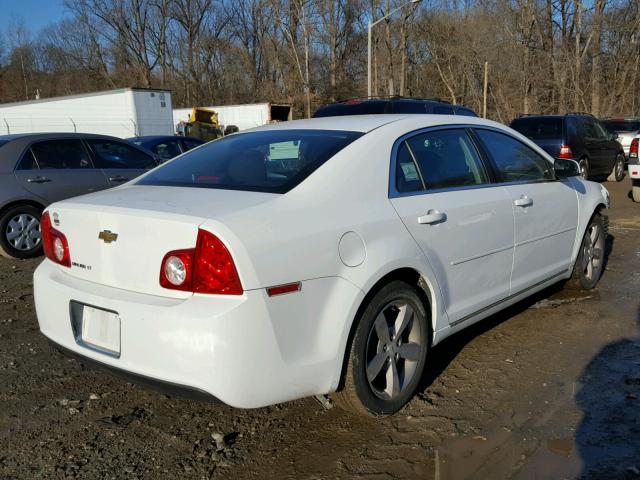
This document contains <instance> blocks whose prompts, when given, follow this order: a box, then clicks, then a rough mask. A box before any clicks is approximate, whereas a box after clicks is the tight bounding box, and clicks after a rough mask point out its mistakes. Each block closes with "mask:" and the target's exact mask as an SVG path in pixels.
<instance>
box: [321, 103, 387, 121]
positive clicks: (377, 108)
mask: <svg viewBox="0 0 640 480" xmlns="http://www.w3.org/2000/svg"><path fill="white" fill-rule="evenodd" d="M389 108H390V107H389V102H387V101H384V100H368V101H364V102H362V101H360V100H353V101H346V102H343V103H333V104H331V105H325V106H324V107H320V108H319V109H318V111H316V113H314V114H313V116H314V117H315V118H319V117H340V116H343V115H371V114H374V115H375V114H379V113H387V112H388V111H389Z"/></svg>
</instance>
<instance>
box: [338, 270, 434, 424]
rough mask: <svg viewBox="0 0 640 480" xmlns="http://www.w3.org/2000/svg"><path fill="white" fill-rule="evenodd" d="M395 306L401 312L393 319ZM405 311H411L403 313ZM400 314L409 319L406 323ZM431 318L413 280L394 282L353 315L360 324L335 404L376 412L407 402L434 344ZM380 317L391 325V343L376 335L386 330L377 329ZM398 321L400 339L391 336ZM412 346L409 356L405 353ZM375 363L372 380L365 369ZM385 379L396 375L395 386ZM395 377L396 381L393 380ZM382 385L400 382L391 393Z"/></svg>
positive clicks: (360, 411)
mask: <svg viewBox="0 0 640 480" xmlns="http://www.w3.org/2000/svg"><path fill="white" fill-rule="evenodd" d="M396 305H399V306H400V308H398V307H396ZM403 308H404V310H402V309H403ZM409 308H410V309H411V310H412V311H413V315H411V314H410V313H408V312H410V311H411V310H409ZM394 309H395V310H394ZM394 311H397V312H398V316H397V317H396V318H395V319H394V318H393V317H392V316H391V315H392V314H393V312H394ZM402 312H404V313H405V314H407V315H405V316H404V317H402V316H401V313H402ZM402 318H407V323H406V324H405V323H404V322H403V321H402ZM428 318H429V314H428V313H427V310H426V309H425V304H424V302H423V301H422V299H421V298H420V296H419V295H418V292H417V291H416V289H415V288H414V287H412V286H411V285H409V284H407V283H405V282H402V281H393V282H391V283H389V284H388V285H385V286H384V287H383V288H382V289H380V290H379V291H378V292H377V293H376V294H375V295H374V296H373V297H372V298H371V299H370V300H369V302H368V303H367V305H366V306H365V307H364V310H363V311H362V313H361V314H360V316H359V318H356V319H355V321H356V322H357V323H356V326H355V334H354V335H353V339H352V341H351V345H350V346H349V347H348V348H349V357H348V359H347V365H346V373H345V379H344V387H343V389H342V390H341V391H339V392H337V393H336V394H335V400H336V404H337V405H338V406H339V407H341V408H343V409H345V410H348V411H351V412H354V413H358V414H362V415H368V416H374V417H380V416H384V415H391V414H393V413H395V412H397V411H398V410H400V409H401V408H402V407H403V406H404V405H406V404H407V403H408V402H409V400H411V398H412V397H413V396H414V394H415V391H416V389H417V388H418V385H419V384H420V379H421V377H422V374H423V371H424V366H425V363H426V358H427V351H428V349H429V344H430V339H429V332H430V328H429V325H428ZM376 320H378V322H376ZM381 321H382V322H384V325H385V326H387V339H388V340H389V342H388V343H386V344H385V345H383V342H382V341H381V340H380V338H379V337H378V331H381V332H384V329H382V330H379V329H378V328H380V323H381ZM389 322H391V325H389ZM398 322H399V323H400V324H401V325H404V328H400V329H399V330H401V332H400V336H399V337H400V338H397V337H394V335H393V334H394V333H396V332H397V330H398V328H397V327H398ZM376 327H378V328H376ZM394 330H395V331H396V332H394ZM381 336H384V334H382V335H381ZM376 339H377V340H376ZM373 347H375V349H374V348H373ZM409 351H411V355H407V354H408V352H409ZM405 355H406V356H405ZM382 357H384V358H385V361H384V363H380V362H377V361H376V360H378V359H379V358H382ZM409 357H411V359H410V358H409ZM414 359H415V360H414ZM367 365H368V366H369V367H367ZM373 365H381V368H380V370H379V373H378V374H377V375H376V376H375V377H374V378H373V379H370V378H369V377H368V376H367V368H369V369H370V370H369V371H370V373H371V374H373V372H374V371H375V370H376V368H375V366H373ZM385 367H386V368H385ZM389 370H390V371H391V373H388V372H389ZM394 373H395V375H394ZM389 375H391V377H389ZM383 376H384V378H383ZM407 376H409V377H408V378H407ZM387 378H392V379H393V380H392V382H391V383H392V385H389V384H388V382H387V381H386V379H387ZM396 379H397V383H395V382H394V380H396ZM382 384H385V387H384V390H386V389H390V390H392V392H393V391H394V390H395V389H394V388H393V385H397V386H398V390H397V391H396V392H395V393H392V394H391V395H389V396H388V398H387V394H386V393H385V391H384V390H383V388H382Z"/></svg>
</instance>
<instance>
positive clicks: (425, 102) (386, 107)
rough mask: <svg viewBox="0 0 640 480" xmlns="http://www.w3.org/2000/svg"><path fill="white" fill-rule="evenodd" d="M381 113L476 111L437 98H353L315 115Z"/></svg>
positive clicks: (327, 107)
mask: <svg viewBox="0 0 640 480" xmlns="http://www.w3.org/2000/svg"><path fill="white" fill-rule="evenodd" d="M381 113H435V114H441V115H466V116H468V117H477V116H478V115H476V113H475V112H474V111H473V110H471V109H470V108H468V107H464V106H462V105H452V104H451V103H449V102H445V101H443V100H437V99H423V98H410V97H373V98H351V99H349V100H343V101H340V102H336V103H330V104H328V105H323V106H322V107H320V108H319V109H318V110H317V111H316V113H314V114H313V116H314V117H316V118H317V117H338V116H342V115H370V114H381Z"/></svg>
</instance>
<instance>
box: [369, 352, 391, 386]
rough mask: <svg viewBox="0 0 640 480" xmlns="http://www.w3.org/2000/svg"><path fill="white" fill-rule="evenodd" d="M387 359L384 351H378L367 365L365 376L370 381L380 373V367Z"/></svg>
mask: <svg viewBox="0 0 640 480" xmlns="http://www.w3.org/2000/svg"><path fill="white" fill-rule="evenodd" d="M386 360H387V354H386V353H384V352H380V353H378V354H377V355H376V356H375V357H373V359H372V360H371V361H370V362H369V364H368V365H367V378H368V379H369V381H370V382H373V380H374V379H375V378H376V377H377V376H378V375H380V372H381V371H382V367H384V365H385V363H386Z"/></svg>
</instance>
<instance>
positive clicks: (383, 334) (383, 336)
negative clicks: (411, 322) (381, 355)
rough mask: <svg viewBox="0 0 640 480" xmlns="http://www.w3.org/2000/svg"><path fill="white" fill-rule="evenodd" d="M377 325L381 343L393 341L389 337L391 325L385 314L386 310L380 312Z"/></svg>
mask: <svg viewBox="0 0 640 480" xmlns="http://www.w3.org/2000/svg"><path fill="white" fill-rule="evenodd" d="M375 327H376V334H377V335H378V340H380V342H381V343H389V342H390V341H391V339H390V338H389V325H388V324H387V319H386V317H385V316H384V311H382V312H380V313H379V314H378V317H377V318H376V321H375Z"/></svg>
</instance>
